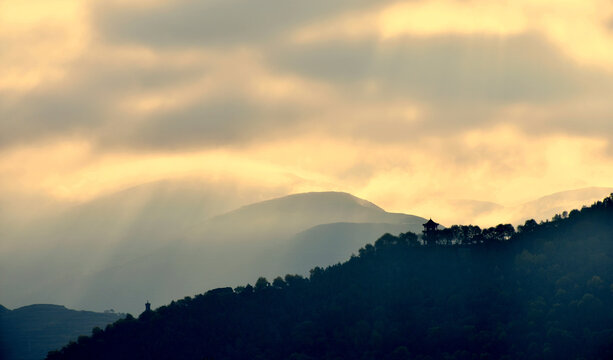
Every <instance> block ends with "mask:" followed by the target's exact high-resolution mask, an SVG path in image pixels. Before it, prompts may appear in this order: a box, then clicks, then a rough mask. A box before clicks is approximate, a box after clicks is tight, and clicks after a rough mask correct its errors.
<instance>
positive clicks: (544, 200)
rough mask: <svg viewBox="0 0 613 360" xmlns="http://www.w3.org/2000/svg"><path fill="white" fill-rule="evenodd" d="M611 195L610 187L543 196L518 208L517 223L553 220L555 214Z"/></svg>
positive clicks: (516, 211)
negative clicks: (530, 220)
mask: <svg viewBox="0 0 613 360" xmlns="http://www.w3.org/2000/svg"><path fill="white" fill-rule="evenodd" d="M611 193H613V188H610V187H587V188H582V189H575V190H568V191H562V192H557V193H554V194H550V195H547V196H543V197H541V198H538V199H536V200H534V201H530V202H527V203H524V204H522V205H519V206H518V207H516V208H515V209H514V215H515V216H514V218H515V219H516V220H515V222H516V223H518V224H521V223H523V222H524V221H526V220H528V219H536V220H539V221H540V220H547V219H551V217H552V216H554V215H555V214H561V213H562V212H564V211H570V210H572V209H577V208H581V207H582V206H584V205H588V204H592V203H594V202H595V201H598V200H600V199H602V198H604V197H606V196H608V195H609V194H611Z"/></svg>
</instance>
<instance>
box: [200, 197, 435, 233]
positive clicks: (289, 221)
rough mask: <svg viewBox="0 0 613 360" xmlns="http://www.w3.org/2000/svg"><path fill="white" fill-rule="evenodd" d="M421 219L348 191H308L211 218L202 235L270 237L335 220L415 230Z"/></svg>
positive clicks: (296, 231) (335, 221)
mask: <svg viewBox="0 0 613 360" xmlns="http://www.w3.org/2000/svg"><path fill="white" fill-rule="evenodd" d="M423 220H424V219H423V218H421V217H418V216H413V215H406V214H397V213H388V212H386V211H385V210H383V209H382V208H380V207H378V206H377V205H375V204H373V203H371V202H369V201H367V200H364V199H360V198H357V197H355V196H353V195H351V194H348V193H343V192H311V193H303V194H294V195H289V196H284V197H281V198H277V199H272V200H268V201H262V202H258V203H255V204H251V205H247V206H244V207H242V208H240V209H237V210H234V211H231V212H229V213H226V214H223V215H219V216H216V217H213V218H212V219H210V220H209V221H208V222H207V223H206V224H205V226H204V227H203V230H204V233H203V234H206V236H210V234H214V235H215V236H216V239H218V240H239V239H237V237H239V236H249V237H250V238H251V237H253V236H254V235H260V234H261V235H264V236H266V237H268V238H270V237H279V236H288V235H294V234H296V233H298V232H300V231H304V230H307V229H308V228H311V227H313V226H317V225H321V224H329V223H337V222H352V223H365V222H368V223H391V224H407V225H409V226H410V227H411V228H413V229H416V228H418V227H420V226H421V224H422V221H423ZM237 224H240V226H237ZM198 235H200V234H198ZM197 239H200V238H199V237H198V238H197Z"/></svg>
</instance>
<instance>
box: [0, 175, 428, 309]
mask: <svg viewBox="0 0 613 360" xmlns="http://www.w3.org/2000/svg"><path fill="white" fill-rule="evenodd" d="M224 196H225V195H224V194H223V193H212V192H211V191H209V190H207V189H206V188H203V185H202V184H201V183H198V182H193V183H190V182H181V183H172V182H160V183H153V184H149V185H147V186H143V187H137V188H133V189H128V190H125V191H122V192H120V193H117V194H112V195H108V196H105V197H103V198H100V199H97V200H95V201H92V202H90V203H87V204H84V205H80V206H78V207H75V208H73V209H71V210H70V211H68V212H67V213H62V214H58V215H57V216H56V217H55V218H53V219H49V220H47V221H46V222H45V223H44V224H40V226H37V227H36V229H35V230H32V231H35V233H34V234H32V233H31V234H30V235H23V234H22V236H26V237H30V236H33V237H36V238H40V239H41V240H39V241H38V242H37V243H29V245H30V247H27V248H26V247H25V246H24V249H23V251H22V252H20V253H4V254H0V260H1V262H0V263H1V264H2V265H1V266H2V268H3V269H4V270H5V271H6V273H10V274H11V276H10V277H9V276H7V277H2V278H0V288H2V289H3V293H2V295H0V300H2V301H3V302H5V303H6V302H7V301H8V302H9V303H10V304H19V303H25V302H30V301H43V300H44V301H47V302H54V303H62V304H67V305H68V306H71V307H77V308H88V309H94V310H103V309H108V308H115V309H118V310H120V311H124V312H139V311H141V310H142V306H143V303H144V301H145V300H146V299H149V300H150V301H151V302H153V303H155V304H160V303H165V302H168V301H170V300H171V299H172V294H177V293H184V294H194V293H197V292H200V291H202V289H206V288H210V287H215V286H220V285H223V284H226V283H234V284H240V283H244V282H248V281H253V280H255V279H253V274H254V273H255V274H259V273H261V274H270V275H273V274H276V273H278V272H298V271H307V270H308V269H309V268H310V267H312V266H315V265H328V264H330V263H328V262H327V261H329V260H330V259H331V260H334V261H335V262H336V261H340V260H342V259H343V258H344V257H346V255H350V254H351V252H352V251H354V250H355V249H356V248H357V247H359V246H361V245H364V244H366V242H367V241H368V240H369V239H370V238H371V237H370V234H373V231H375V230H370V231H366V232H363V233H362V232H359V231H353V230H350V229H349V228H351V227H353V226H354V225H350V224H348V225H347V226H346V228H347V229H346V231H347V232H348V234H350V235H351V236H352V237H353V240H354V242H352V243H348V244H347V246H345V248H344V250H343V251H341V252H340V253H339V254H340V256H336V257H332V258H330V257H329V256H328V255H329V254H328V253H327V252H324V251H320V252H319V253H320V254H321V256H320V258H315V257H313V256H311V257H309V258H307V257H300V256H295V255H293V253H292V249H291V248H292V247H294V244H295V243H296V241H295V240H294V237H295V236H296V234H298V233H300V232H302V231H307V230H308V229H310V228H311V227H315V226H319V225H323V224H326V223H328V222H347V223H348V222H351V223H355V224H361V223H368V224H371V225H363V226H362V228H363V229H364V228H365V227H372V228H373V229H376V231H381V232H380V233H377V235H380V234H382V233H384V232H393V233H399V232H402V231H409V230H413V231H416V230H419V229H420V228H421V224H422V223H423V222H424V219H423V218H420V217H416V216H411V215H405V214H394V213H388V212H386V211H384V210H383V209H381V208H380V207H378V206H376V205H374V204H372V203H370V202H368V201H366V200H363V199H359V198H357V197H354V196H352V195H350V194H347V193H338V192H324V193H306V194H295V195H290V196H286V197H281V198H276V199H272V200H267V201H263V202H257V203H253V204H251V205H247V206H244V207H241V208H238V209H236V210H234V211H229V212H225V213H222V214H219V213H218V212H217V211H219V212H221V210H222V209H224V208H225V207H227V206H228V204H226V205H223V206H221V205H219V206H217V205H216V204H220V203H224V201H223V198H224ZM237 196H238V195H237ZM240 196H243V195H240ZM240 196H239V197H240ZM244 196H247V195H244ZM235 201H236V200H233V201H229V202H228V203H233V202H235ZM356 226H357V225H356ZM318 234H319V235H318V239H316V240H315V241H314V243H317V244H320V246H324V247H325V246H326V243H327V242H328V241H333V240H334V239H336V238H337V235H338V234H337V232H333V233H330V234H328V235H326V233H325V232H319V233H318ZM367 234H368V235H369V236H364V235H367ZM347 236H349V235H347ZM304 240H305V241H306V238H305V239H304ZM26 243H27V242H26ZM356 245H357V247H356ZM32 249H36V251H32ZM23 283H28V284H30V286H28V287H23V286H22V284H23Z"/></svg>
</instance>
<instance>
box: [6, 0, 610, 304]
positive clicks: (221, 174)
mask: <svg viewBox="0 0 613 360" xmlns="http://www.w3.org/2000/svg"><path fill="white" fill-rule="evenodd" d="M612 94H613V2H611V1H608V0H594V1H564V2H560V1H550V0H540V1H523V0H522V1H501V2H495V3H492V2H491V1H485V0H468V1H454V0H419V1H406V2H402V1H400V2H396V1H378V2H373V1H360V0H358V1H323V0H314V1H306V2H295V1H291V2H288V1H285V0H265V1H247V0H245V1H238V0H236V1H235V0H220V1H212V0H208V1H196V0H176V1H172V0H155V1H141V0H129V1H126V0H123V1H81V0H79V1H76V0H75V1H71V0H53V1H49V0H4V1H2V2H1V3H0V237H1V239H2V240H1V242H0V256H1V257H2V258H3V259H5V261H8V260H7V259H10V260H11V261H12V262H13V263H21V264H24V265H23V266H24V268H23V269H22V270H23V273H22V275H23V276H24V277H23V279H29V278H36V277H37V276H38V275H39V272H37V273H33V271H34V270H32V269H31V268H29V267H28V264H30V261H31V262H35V261H38V260H35V259H41V258H42V257H44V256H46V254H48V252H47V251H51V250H50V249H55V250H58V249H64V248H65V247H67V246H72V245H75V244H80V245H79V246H86V248H87V246H93V248H90V250H91V249H96V250H95V252H96V256H97V257H99V260H100V264H102V263H103V262H104V261H106V260H108V257H109V256H111V255H109V254H114V253H115V252H114V251H116V250H117V249H123V247H114V246H116V245H117V244H119V242H120V240H122V239H127V238H136V239H137V240H135V241H136V243H137V244H139V246H142V247H141V248H136V250H135V249H132V250H131V251H135V252H136V253H138V251H141V250H142V249H147V248H149V247H155V246H165V244H166V242H167V241H170V240H172V239H176V238H179V237H181V235H180V231H181V230H182V229H190V230H189V231H187V230H186V233H189V234H192V232H191V231H192V230H193V228H194V227H196V228H197V227H198V226H199V225H198V224H200V222H204V221H205V220H207V219H210V218H212V217H213V216H215V215H220V214H223V213H225V212H228V211H231V210H234V209H236V208H238V207H240V206H243V205H247V204H250V203H254V202H258V201H262V200H267V199H271V198H275V197H281V196H285V195H289V194H296V193H303V192H320V191H341V192H346V193H350V194H353V195H355V196H357V197H358V198H361V199H366V200H368V201H371V202H373V203H374V204H376V205H378V206H380V207H381V208H383V209H385V210H386V211H388V212H398V213H405V214H411V215H417V216H421V217H425V218H429V217H433V218H436V219H437V220H438V221H439V222H441V223H443V224H447V225H451V224H454V223H464V224H468V223H475V224H478V225H481V226H490V225H494V224H497V223H501V222H513V223H517V222H520V221H522V220H524V218H523V217H525V216H526V214H531V215H532V216H535V217H538V218H540V219H543V218H547V217H550V216H552V215H553V214H554V213H555V212H556V211H560V210H562V209H569V210H570V209H571V208H573V207H577V206H581V205H583V204H589V203H591V202H592V201H594V200H596V199H599V198H602V197H603V196H605V195H607V194H608V193H610V192H611V191H610V190H611V189H610V188H609V187H610V186H612V184H613V183H612V182H611V179H613V150H612V147H611V142H612V141H613V121H612V116H613V102H612V101H611V95H612ZM160 184H162V185H160ZM152 189H153V190H152ZM574 189H582V190H580V191H579V192H574V193H563V194H562V195H557V197H555V198H546V199H545V201H548V202H547V204H548V205H547V206H546V207H543V202H540V203H538V206H536V205H534V203H533V204H532V208H531V207H530V206H531V205H530V202H531V201H535V200H537V199H539V198H541V197H543V196H546V195H549V194H554V193H559V192H564V191H568V190H574ZM577 194H580V195H577ZM526 204H527V205H526ZM83 209H89V210H87V211H85V212H83V211H82V210H83ZM92 209H93V210H92ZM143 209H146V210H147V211H146V214H145V215H143V211H144V210H143ZM152 209H153V210H152ZM518 209H521V211H518ZM526 209H533V210H534V211H532V212H531V211H529V210H526ZM543 209H545V210H543ZM101 214H102V215H101ZM518 214H521V217H520V216H519V215H518ZM87 219H89V220H87ZM92 219H97V220H95V221H94V220H92ZM138 219H141V220H142V219H146V221H145V220H143V221H140V222H139V220H138ZM160 219H165V221H166V222H167V223H168V224H171V225H169V226H172V227H176V228H174V229H172V231H170V230H169V231H168V232H164V231H163V230H164V229H163V227H162V226H157V227H156V226H154V224H156V223H158V222H159V221H160ZM341 220H342V219H341ZM341 220H338V221H341ZM367 220H368V221H369V222H370V221H372V220H371V219H370V218H369V219H367ZM342 221H344V220H342ZM364 221H366V220H364ZM377 221H379V220H377ZM109 224H111V225H109ZM164 224H166V223H164ZM315 225H318V223H315V222H313V223H309V226H315ZM395 225H397V224H395ZM234 226H240V224H234ZM377 226H378V227H377V229H382V228H381V227H380V226H382V225H377ZM386 226H387V225H386ZM58 229H59V230H58ZM160 229H161V230H160ZM165 229H166V230H168V228H165ZM394 229H397V228H394ZM158 230H159V231H158ZM244 230H245V231H246V232H248V231H249V229H244ZM304 230H306V228H295V229H294V228H292V231H293V232H290V233H288V234H286V236H288V237H292V236H295V235H296V233H297V232H299V231H304ZM407 230H408V229H407ZM335 231H336V230H335ZM352 231H354V230H352ZM67 234H71V235H70V236H68V235H67ZM284 236H285V235H284ZM170 237H172V239H170ZM186 237H187V236H186ZM84 239H87V240H84ZM102 239H104V241H103V240H102ZM145 239H153V240H152V244H147V242H145ZM182 240H183V239H182ZM277 240H278V239H277ZM84 244H85V245H84ZM122 246H123V245H122ZM132 246H135V245H134V244H132ZM79 249H81V248H80V247H79ZM356 249H357V247H356ZM75 251H76V250H75ZM58 253H59V252H58ZM15 254H20V255H19V256H16V255H15ZM64 255H66V254H64ZM88 259H90V258H88ZM82 260H83V261H85V259H82ZM58 261H59V260H58ZM92 264H93V263H92ZM92 264H89V265H92ZM105 264H106V265H108V263H105ZM0 266H2V268H0V271H2V272H3V273H7V270H8V269H9V266H8V265H7V262H5V263H4V265H0ZM92 266H93V265H92ZM101 268H104V266H102V265H101V267H100V268H96V269H101ZM37 271H40V272H44V271H45V270H44V266H43V268H40V269H38V270H37ZM91 271H93V270H91ZM271 271H272V270H271ZM62 274H63V273H62V272H60V273H59V275H58V274H54V278H58V277H62V276H63V275H62ZM233 279H234V278H233ZM237 279H238V278H237ZM236 281H238V280H236ZM47 285H48V286H56V283H55V282H50V283H48V284H47ZM199 285H202V284H199ZM194 286H195V285H194ZM172 295H173V297H176V296H179V295H181V294H172ZM20 296H21V295H20ZM23 296H24V297H19V299H20V300H18V299H17V297H15V298H11V301H12V304H17V303H18V302H19V301H21V299H24V298H25V296H26V295H23ZM61 299H64V298H59V297H56V298H50V300H49V301H51V300H58V301H59V300H61ZM0 300H2V299H0ZM36 300H37V301H39V300H40V301H42V300H44V296H42V295H41V296H40V297H37V298H36ZM141 301H142V299H141V298H138V299H136V300H135V302H137V303H140V302H141ZM72 304H73V305H74V304H77V305H79V306H86V304H85V305H84V304H83V303H81V302H78V301H75V302H73V303H72ZM5 305H6V303H5ZM100 306H102V305H100ZM109 307H110V306H109ZM120 310H121V309H120Z"/></svg>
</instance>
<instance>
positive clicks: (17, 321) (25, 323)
mask: <svg viewBox="0 0 613 360" xmlns="http://www.w3.org/2000/svg"><path fill="white" fill-rule="evenodd" d="M0 309H2V310H0V358H2V359H3V360H39V359H42V358H44V357H45V356H46V355H47V352H49V351H51V350H53V349H57V348H58V347H59V346H62V345H65V344H66V343H68V341H76V340H77V338H78V337H79V336H81V335H91V333H92V329H93V328H94V327H100V328H104V327H105V326H106V325H107V324H110V323H113V322H115V321H117V320H119V319H120V318H121V316H122V315H120V314H115V313H96V312H91V311H75V310H69V309H67V308H65V307H64V306H59V305H47V304H38V305H29V306H24V307H21V308H18V309H15V310H8V309H6V308H5V307H3V306H0Z"/></svg>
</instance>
